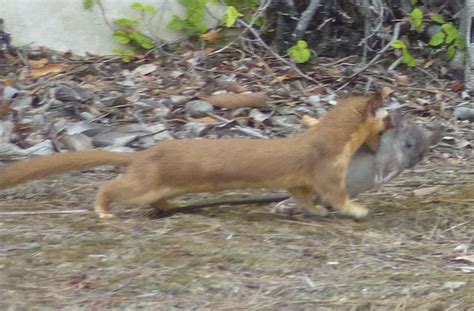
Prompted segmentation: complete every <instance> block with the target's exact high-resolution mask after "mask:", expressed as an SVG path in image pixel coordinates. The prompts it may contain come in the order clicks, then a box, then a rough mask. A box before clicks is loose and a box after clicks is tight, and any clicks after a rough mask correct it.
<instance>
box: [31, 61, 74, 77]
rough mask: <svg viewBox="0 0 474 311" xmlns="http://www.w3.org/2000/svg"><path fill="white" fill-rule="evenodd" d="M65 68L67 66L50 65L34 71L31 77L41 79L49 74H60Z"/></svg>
mask: <svg viewBox="0 0 474 311" xmlns="http://www.w3.org/2000/svg"><path fill="white" fill-rule="evenodd" d="M65 67H66V65H65V64H48V65H45V66H44V67H41V68H39V69H34V70H32V71H31V76H32V77H33V78H39V77H43V76H47V75H49V74H58V73H60V72H61V71H63V70H64V68H65Z"/></svg>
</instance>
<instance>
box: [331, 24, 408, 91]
mask: <svg viewBox="0 0 474 311" xmlns="http://www.w3.org/2000/svg"><path fill="white" fill-rule="evenodd" d="M401 25H402V22H398V23H396V24H395V26H394V27H393V35H392V39H391V40H390V42H389V43H387V45H385V46H384V47H383V48H382V49H381V50H380V51H378V52H377V54H376V55H375V56H374V58H372V59H371V60H370V62H368V63H367V64H366V65H365V66H364V67H362V68H361V69H360V70H358V71H357V72H355V73H354V74H352V75H351V76H350V77H349V78H348V81H347V82H346V83H344V84H343V85H342V86H341V87H340V88H338V89H337V90H336V92H338V91H340V90H342V89H343V88H345V87H346V86H347V85H348V84H349V83H350V82H351V80H352V79H354V78H355V77H356V76H358V75H359V74H361V73H362V72H364V71H365V70H367V68H369V67H370V66H372V64H373V63H375V62H376V61H377V60H378V59H379V58H380V57H382V55H383V54H384V53H385V51H387V50H388V49H389V48H390V47H391V46H392V42H393V41H395V40H398V36H399V35H400V27H401Z"/></svg>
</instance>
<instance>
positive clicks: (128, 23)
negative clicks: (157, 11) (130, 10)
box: [115, 18, 138, 28]
mask: <svg viewBox="0 0 474 311" xmlns="http://www.w3.org/2000/svg"><path fill="white" fill-rule="evenodd" d="M115 24H117V26H118V27H120V28H126V27H132V28H135V27H137V26H138V21H136V20H134V19H130V18H119V19H117V20H116V21H115Z"/></svg>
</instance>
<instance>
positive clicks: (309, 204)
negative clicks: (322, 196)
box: [288, 187, 328, 216]
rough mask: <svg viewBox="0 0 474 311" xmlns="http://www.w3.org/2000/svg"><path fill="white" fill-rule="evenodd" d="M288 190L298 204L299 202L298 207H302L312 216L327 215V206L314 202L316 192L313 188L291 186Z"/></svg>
mask: <svg viewBox="0 0 474 311" xmlns="http://www.w3.org/2000/svg"><path fill="white" fill-rule="evenodd" d="M288 191H289V192H290V194H291V196H292V197H293V199H294V200H295V201H296V204H298V207H301V208H302V209H303V211H304V213H305V214H307V215H310V216H311V215H318V216H326V215H327V214H328V210H327V209H326V208H325V207H323V206H320V205H315V204H314V194H315V192H314V191H313V190H312V189H311V188H309V187H308V188H307V187H298V188H291V189H289V190H288Z"/></svg>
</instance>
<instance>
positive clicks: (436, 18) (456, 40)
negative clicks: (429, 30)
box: [392, 0, 466, 67]
mask: <svg viewBox="0 0 474 311" xmlns="http://www.w3.org/2000/svg"><path fill="white" fill-rule="evenodd" d="M419 2H420V0H412V1H411V3H412V5H416V4H418V3H419ZM408 21H409V22H410V26H411V29H412V30H414V31H416V32H417V33H422V32H423V30H424V29H425V27H426V26H427V25H428V24H429V23H436V24H438V25H440V26H441V29H440V31H439V32H437V33H436V34H435V35H434V36H433V37H432V38H431V40H430V41H429V42H428V45H429V46H431V47H433V48H441V47H443V46H445V47H447V56H448V59H449V60H451V59H452V58H453V57H454V56H455V55H456V51H458V50H463V49H465V48H466V42H465V40H464V37H463V36H462V35H461V34H460V32H459V30H458V29H457V28H456V26H454V25H453V24H452V23H448V22H446V21H445V20H444V18H443V16H441V15H438V14H436V15H433V16H431V19H430V20H429V21H428V20H426V19H425V20H424V13H423V11H422V10H421V9H420V8H415V9H413V11H412V12H411V13H410V16H409V18H408ZM392 47H393V48H395V49H399V50H401V51H402V56H403V63H404V64H406V65H407V66H408V67H415V66H416V60H415V59H414V58H413V56H411V55H410V53H409V52H408V48H407V46H406V45H405V43H403V42H402V41H400V40H396V41H394V42H393V43H392Z"/></svg>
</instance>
